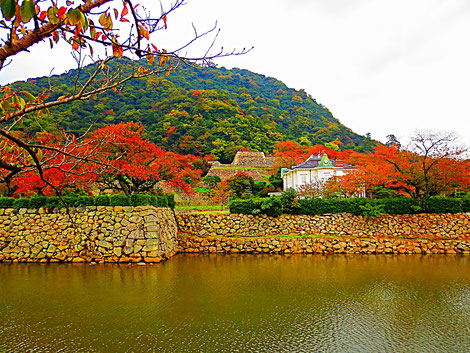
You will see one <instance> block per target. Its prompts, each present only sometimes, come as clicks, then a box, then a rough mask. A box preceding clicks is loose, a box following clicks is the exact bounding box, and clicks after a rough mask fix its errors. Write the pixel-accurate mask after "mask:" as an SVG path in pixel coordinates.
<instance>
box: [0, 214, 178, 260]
mask: <svg viewBox="0 0 470 353" xmlns="http://www.w3.org/2000/svg"><path fill="white" fill-rule="evenodd" d="M176 233H177V226H176V221H175V217H174V214H173V211H172V210H171V209H169V208H155V207H152V206H140V207H107V206H98V207H86V208H75V209H70V214H67V212H66V210H65V209H61V210H54V211H52V212H46V210H45V209H42V208H41V209H38V210H33V209H24V208H23V209H19V210H16V209H0V262H1V261H4V262H12V261H13V262H135V263H138V262H160V261H162V260H164V259H167V258H169V257H171V256H173V255H174V254H175V253H176V247H177V239H176Z"/></svg>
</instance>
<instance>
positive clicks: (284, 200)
mask: <svg viewBox="0 0 470 353" xmlns="http://www.w3.org/2000/svg"><path fill="white" fill-rule="evenodd" d="M281 204H282V212H283V213H288V214H297V213H298V212H299V207H298V206H299V204H298V201H297V198H296V193H295V190H294V189H288V190H286V191H284V192H283V193H282V194H281Z"/></svg>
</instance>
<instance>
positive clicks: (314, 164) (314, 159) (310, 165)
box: [292, 154, 356, 169]
mask: <svg viewBox="0 0 470 353" xmlns="http://www.w3.org/2000/svg"><path fill="white" fill-rule="evenodd" d="M321 159H322V157H321V156H318V155H316V156H315V155H313V154H311V155H310V156H309V157H308V158H307V159H306V160H305V162H302V163H300V164H297V165H295V166H293V167H292V169H314V168H318V166H319V165H320V161H321ZM330 162H331V164H332V166H333V167H336V161H332V160H330ZM343 169H356V167H354V166H353V165H350V164H346V163H343Z"/></svg>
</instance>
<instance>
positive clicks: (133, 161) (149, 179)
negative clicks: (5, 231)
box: [0, 122, 207, 196]
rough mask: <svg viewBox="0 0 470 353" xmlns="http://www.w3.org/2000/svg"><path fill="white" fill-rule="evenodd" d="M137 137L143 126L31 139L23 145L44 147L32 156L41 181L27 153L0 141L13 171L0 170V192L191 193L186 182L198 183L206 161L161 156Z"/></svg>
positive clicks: (110, 126) (124, 124)
mask: <svg viewBox="0 0 470 353" xmlns="http://www.w3.org/2000/svg"><path fill="white" fill-rule="evenodd" d="M143 135H144V127H143V125H142V124H140V123H132V122H131V123H120V124H116V125H109V126H107V127H105V128H102V129H98V130H95V131H94V132H92V133H91V134H90V136H89V137H87V138H86V139H84V140H83V141H82V142H77V141H76V140H75V137H74V136H71V135H64V136H56V135H53V134H51V133H41V134H37V135H36V136H35V137H34V141H32V140H31V139H29V140H28V141H29V143H33V142H35V143H36V142H37V143H38V144H41V145H42V146H46V149H45V150H44V151H45V152H41V153H40V154H38V155H39V158H40V160H39V161H38V162H39V163H40V164H41V165H42V177H41V175H40V173H39V172H38V169H37V168H36V165H35V161H33V160H31V156H30V155H29V154H28V153H25V152H24V151H23V150H22V149H20V148H17V147H16V146H15V145H14V144H13V143H9V141H8V140H3V141H2V144H1V146H0V149H1V150H2V159H3V160H5V161H6V162H8V163H9V164H11V165H16V166H18V170H17V172H16V173H14V172H12V171H8V170H5V169H0V172H1V174H0V190H1V191H2V193H3V194H4V195H8V196H10V195H31V194H40V195H47V196H50V195H57V194H63V193H67V192H68V191H71V190H74V189H77V188H80V187H81V188H84V189H85V190H88V191H89V192H90V191H91V190H92V189H96V188H101V189H105V188H108V189H113V190H116V191H120V192H124V193H125V194H127V195H130V194H133V193H139V192H148V191H150V190H151V189H152V188H153V187H155V185H156V184H157V183H158V182H162V183H163V184H164V185H168V186H170V187H172V188H174V189H175V188H176V189H179V190H181V191H183V192H186V193H192V192H193V190H192V188H191V186H190V183H191V182H192V181H194V180H199V179H200V177H201V174H202V168H204V166H205V165H206V164H207V159H204V158H202V157H196V156H193V155H181V154H177V153H172V152H166V151H164V150H162V149H161V148H160V147H157V146H156V145H155V144H153V143H151V142H149V141H148V140H147V139H145V138H144V137H143ZM20 137H22V138H25V137H24V136H20Z"/></svg>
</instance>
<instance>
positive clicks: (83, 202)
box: [76, 196, 95, 207]
mask: <svg viewBox="0 0 470 353" xmlns="http://www.w3.org/2000/svg"><path fill="white" fill-rule="evenodd" d="M94 205H95V199H94V198H93V197H91V196H79V197H77V201H76V206H77V207H78V206H81V207H87V206H94Z"/></svg>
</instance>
